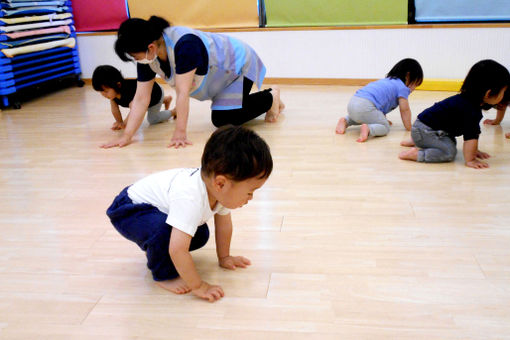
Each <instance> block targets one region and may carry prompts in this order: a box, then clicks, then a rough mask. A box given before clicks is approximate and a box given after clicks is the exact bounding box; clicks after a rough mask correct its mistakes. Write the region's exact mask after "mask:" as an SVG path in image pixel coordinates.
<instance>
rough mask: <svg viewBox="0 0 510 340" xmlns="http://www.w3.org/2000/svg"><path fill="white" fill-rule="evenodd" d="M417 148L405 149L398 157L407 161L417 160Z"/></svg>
mask: <svg viewBox="0 0 510 340" xmlns="http://www.w3.org/2000/svg"><path fill="white" fill-rule="evenodd" d="M418 151H419V149H418V148H412V149H409V150H406V151H402V152H401V153H400V154H399V155H398V158H400V159H404V160H408V161H417V160H418Z"/></svg>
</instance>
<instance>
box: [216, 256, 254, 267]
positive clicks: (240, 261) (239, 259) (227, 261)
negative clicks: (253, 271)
mask: <svg viewBox="0 0 510 340" xmlns="http://www.w3.org/2000/svg"><path fill="white" fill-rule="evenodd" d="M219 262H220V267H223V268H226V269H231V270H235V269H236V268H237V267H241V268H246V267H247V266H249V265H250V264H251V261H250V260H248V259H247V258H246V257H243V256H226V257H224V258H222V259H220V261H219Z"/></svg>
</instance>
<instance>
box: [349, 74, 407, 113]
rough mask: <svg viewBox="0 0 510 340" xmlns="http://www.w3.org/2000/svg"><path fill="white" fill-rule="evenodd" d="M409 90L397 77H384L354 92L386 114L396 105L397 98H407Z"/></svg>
mask: <svg viewBox="0 0 510 340" xmlns="http://www.w3.org/2000/svg"><path fill="white" fill-rule="evenodd" d="M410 93H411V90H410V89H409V87H407V86H406V84H404V82H403V81H402V80H400V79H398V78H384V79H380V80H377V81H374V82H372V83H370V84H368V85H367V86H365V87H363V88H361V89H359V90H358V91H356V93H355V94H354V95H355V96H356V97H361V98H365V99H368V100H370V101H371V102H372V103H374V105H375V107H376V108H377V109H378V110H380V111H381V112H382V113H384V114H387V113H388V112H390V111H391V110H393V109H394V108H396V107H397V106H398V98H404V99H407V97H409V94H410Z"/></svg>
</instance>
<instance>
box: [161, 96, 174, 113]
mask: <svg viewBox="0 0 510 340" xmlns="http://www.w3.org/2000/svg"><path fill="white" fill-rule="evenodd" d="M171 102H172V96H166V97H165V98H163V104H165V110H168V109H169V108H170V103H171Z"/></svg>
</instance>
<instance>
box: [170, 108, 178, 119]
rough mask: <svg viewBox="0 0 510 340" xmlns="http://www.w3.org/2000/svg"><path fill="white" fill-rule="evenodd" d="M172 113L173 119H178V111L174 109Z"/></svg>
mask: <svg viewBox="0 0 510 340" xmlns="http://www.w3.org/2000/svg"><path fill="white" fill-rule="evenodd" d="M170 113H171V114H172V118H173V119H177V109H176V108H175V107H174V108H173V110H172V111H170Z"/></svg>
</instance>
